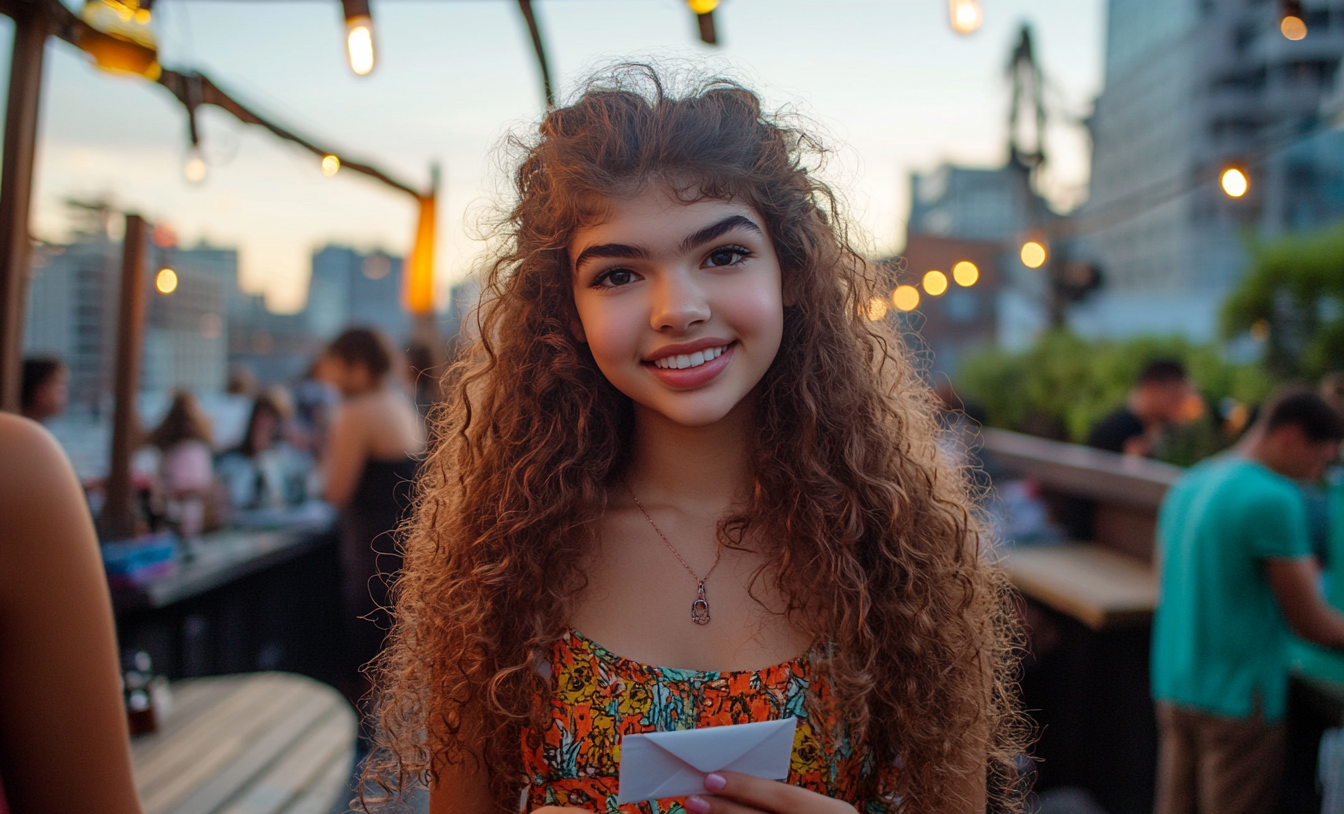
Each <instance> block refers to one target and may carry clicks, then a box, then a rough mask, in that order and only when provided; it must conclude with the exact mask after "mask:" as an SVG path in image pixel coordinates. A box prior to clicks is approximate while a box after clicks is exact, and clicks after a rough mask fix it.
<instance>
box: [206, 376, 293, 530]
mask: <svg viewBox="0 0 1344 814" xmlns="http://www.w3.org/2000/svg"><path fill="white" fill-rule="evenodd" d="M292 417H293V406H292V404H291V403H290V402H289V398H288V393H286V392H285V391H284V390H283V389H282V388H272V389H271V390H268V391H267V392H265V393H262V394H261V395H259V396H257V397H256V399H255V400H254V401H253V403H252V409H251V411H250V414H249V416H248V420H247V426H246V428H245V430H244V433H243V440H242V443H241V444H239V445H238V446H236V447H234V448H233V449H230V450H227V451H226V452H224V453H223V454H221V455H220V456H219V459H218V461H217V462H216V464H215V470H216V472H217V474H218V475H219V477H220V479H221V480H222V481H223V482H224V484H225V486H226V488H227V491H228V494H229V502H230V504H231V505H232V506H233V508H235V509H271V508H278V507H281V506H284V505H287V504H290V503H297V502H300V501H301V500H302V499H303V497H304V495H303V494H302V491H303V490H302V489H299V490H295V489H292V488H291V485H290V484H291V481H292V480H293V476H295V475H296V474H297V475H299V476H300V477H301V476H302V474H303V473H304V472H305V471H306V470H307V469H308V468H310V464H311V461H310V460H308V458H307V456H306V455H303V454H302V453H301V452H300V451H299V450H298V449H296V444H294V443H293V442H292V441H291V439H292V438H295V437H296V436H298V435H301V433H298V432H297V431H295V430H293V429H290V425H291V424H292ZM297 440H300V441H304V440H306V439H302V438H299V439H297ZM296 491H297V492H300V493H299V494H294V493H295V492H296Z"/></svg>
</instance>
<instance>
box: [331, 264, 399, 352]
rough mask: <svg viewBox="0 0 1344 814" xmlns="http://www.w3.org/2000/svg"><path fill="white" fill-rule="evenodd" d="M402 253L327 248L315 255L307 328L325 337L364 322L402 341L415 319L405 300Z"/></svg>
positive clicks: (396, 341)
mask: <svg viewBox="0 0 1344 814" xmlns="http://www.w3.org/2000/svg"><path fill="white" fill-rule="evenodd" d="M401 268H402V261H401V258H400V257H393V256H392V255H389V254H387V253H386V252H373V253H372V254H361V253H359V252H357V251H355V250H354V249H348V248H345V247H342V246H325V247H323V248H322V249H321V250H320V251H318V252H317V253H316V254H314V255H313V273H312V277H311V278H310V280H309V283H308V305H307V307H306V309H305V312H306V313H307V315H308V329H309V331H311V332H312V334H313V335H314V336H317V337H319V338H321V339H323V340H330V339H333V338H335V336H336V335H337V334H339V333H340V332H341V331H342V330H344V329H346V328H348V327H351V326H354V325H360V326H365V327H373V328H377V329H379V330H381V331H383V332H384V333H386V334H387V335H388V336H389V337H390V338H391V339H392V341H393V342H395V343H396V344H398V345H404V344H405V342H406V340H407V339H409V338H410V334H411V320H410V318H409V317H408V316H407V314H406V311H405V309H404V308H403V307H402V304H401Z"/></svg>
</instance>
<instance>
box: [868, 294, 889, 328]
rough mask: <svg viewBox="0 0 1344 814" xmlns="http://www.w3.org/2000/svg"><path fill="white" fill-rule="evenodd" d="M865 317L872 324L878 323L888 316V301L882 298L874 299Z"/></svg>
mask: <svg viewBox="0 0 1344 814" xmlns="http://www.w3.org/2000/svg"><path fill="white" fill-rule="evenodd" d="M865 315H866V316H867V317H868V319H869V320H870V321H872V322H877V321H878V320H879V319H882V318H883V317H885V316H886V315H887V301H886V300H884V299H882V298H881V297H873V298H872V299H871V300H869V301H868V310H867V311H866V312H865Z"/></svg>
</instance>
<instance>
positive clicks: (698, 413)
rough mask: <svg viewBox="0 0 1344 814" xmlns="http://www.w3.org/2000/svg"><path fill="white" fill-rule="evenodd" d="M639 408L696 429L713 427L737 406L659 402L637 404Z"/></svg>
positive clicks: (674, 422) (682, 425)
mask: <svg viewBox="0 0 1344 814" xmlns="http://www.w3.org/2000/svg"><path fill="white" fill-rule="evenodd" d="M637 404H638V405H639V407H640V408H641V409H643V410H647V411H649V412H651V413H656V414H657V415H659V416H661V417H662V418H664V419H666V420H667V421H670V422H672V423H673V424H676V425H678V426H681V427H686V428H689V429H696V428H700V427H712V426H714V425H715V424H717V423H719V422H720V421H722V420H723V419H724V418H726V417H727V416H728V414H729V413H731V412H732V411H733V407H734V406H735V405H731V404H728V405H725V404H695V405H691V404H666V403H658V402H656V401H655V402H652V403H651V402H643V401H641V402H637Z"/></svg>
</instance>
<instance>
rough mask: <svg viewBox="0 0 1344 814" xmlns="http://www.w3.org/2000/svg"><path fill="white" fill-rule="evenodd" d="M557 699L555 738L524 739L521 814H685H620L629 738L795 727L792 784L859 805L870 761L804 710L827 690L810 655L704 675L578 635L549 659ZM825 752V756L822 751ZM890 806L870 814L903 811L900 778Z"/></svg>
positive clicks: (889, 794) (886, 783)
mask: <svg viewBox="0 0 1344 814" xmlns="http://www.w3.org/2000/svg"><path fill="white" fill-rule="evenodd" d="M549 667H550V671H551V676H550V677H551V680H552V687H553V694H552V697H551V704H550V705H551V715H550V721H549V725H548V727H547V729H546V730H545V731H544V732H541V733H530V734H528V735H525V736H524V743H523V761H524V766H525V769H526V772H527V778H528V782H527V785H526V787H525V788H524V790H523V800H522V806H521V810H522V811H524V812H529V811H532V810H533V809H536V808H540V807H541V806H548V805H557V806H574V807H577V808H584V809H587V810H589V811H594V812H602V813H603V814H617V813H618V812H619V813H620V814H686V811H685V809H684V808H683V807H682V803H683V800H684V798H670V799H665V800H656V801H645V802H640V803H627V804H626V805H622V806H618V805H616V792H617V787H618V773H619V768H620V765H621V738H622V736H624V735H629V734H636V733H642V732H666V731H671V730H678V729H696V728H701V727H709V726H727V725H730V724H745V723H753V722H756V721H772V720H778V719H781V718H790V717H793V718H797V719H798V726H797V729H796V731H795V734H794V741H793V757H792V762H791V765H790V767H789V777H788V781H787V782H789V783H791V784H793V785H795V786H802V787H803V788H806V789H811V790H812V791H816V792H820V793H822V794H825V795H828V796H830V797H836V798H840V799H843V800H847V801H849V802H852V803H856V804H858V803H860V802H861V801H859V800H858V799H857V797H858V794H859V790H858V789H859V786H860V781H861V780H862V779H863V778H865V777H866V776H868V775H870V774H871V773H872V771H873V766H872V765H871V764H872V761H871V760H869V759H867V757H866V756H865V755H864V754H862V753H861V751H860V750H858V749H855V748H854V747H853V745H852V744H851V743H850V741H849V738H848V737H847V736H845V735H844V733H843V731H840V732H839V734H838V735H837V736H835V737H834V738H832V736H831V735H830V734H829V733H830V732H831V729H832V728H831V727H830V726H829V722H828V725H827V726H814V722H813V721H811V720H810V719H809V717H808V711H807V709H806V708H805V707H804V704H803V702H804V699H805V698H806V696H807V693H808V689H809V687H811V686H812V684H813V683H817V686H816V688H815V692H816V695H817V699H818V701H819V702H821V706H822V707H823V708H824V707H825V705H826V703H825V702H826V701H827V699H828V696H829V688H828V687H827V686H826V685H825V684H824V683H821V682H816V681H815V675H814V671H813V670H812V669H811V667H810V664H809V660H808V657H807V655H806V654H804V655H802V656H799V657H798V658H795V659H793V660H792V661H788V662H785V663H784V664H779V665H775V666H773V667H766V668H765V669H763V670H742V671H732V672H699V671H695V670H677V669H672V668H668V667H651V666H649V665H646V664H641V663H639V662H636V661H631V660H630V659H626V658H622V657H620V656H617V655H615V654H613V653H610V652H608V651H607V650H606V649H604V648H603V647H602V646H601V645H599V644H597V643H596V642H594V641H592V640H590V639H587V638H585V637H584V636H583V635H582V634H580V633H579V632H577V631H570V632H568V633H566V634H565V636H564V637H563V638H562V639H561V640H560V641H558V642H556V644H555V646H554V647H553V648H552V650H551V653H550V659H549ZM823 743H825V744H826V746H823ZM881 775H882V776H881V777H880V779H879V783H878V789H879V790H880V792H881V796H882V798H881V799H879V800H875V801H866V802H864V803H863V804H862V805H861V810H862V811H864V812H865V814H886V812H890V811H895V810H896V803H895V802H893V800H895V797H894V785H895V780H896V777H895V775H896V769H895V767H890V770H889V771H885V772H882V773H881Z"/></svg>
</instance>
